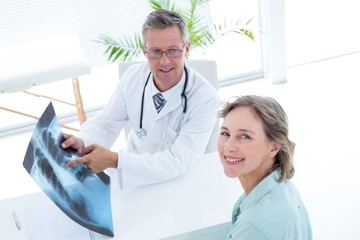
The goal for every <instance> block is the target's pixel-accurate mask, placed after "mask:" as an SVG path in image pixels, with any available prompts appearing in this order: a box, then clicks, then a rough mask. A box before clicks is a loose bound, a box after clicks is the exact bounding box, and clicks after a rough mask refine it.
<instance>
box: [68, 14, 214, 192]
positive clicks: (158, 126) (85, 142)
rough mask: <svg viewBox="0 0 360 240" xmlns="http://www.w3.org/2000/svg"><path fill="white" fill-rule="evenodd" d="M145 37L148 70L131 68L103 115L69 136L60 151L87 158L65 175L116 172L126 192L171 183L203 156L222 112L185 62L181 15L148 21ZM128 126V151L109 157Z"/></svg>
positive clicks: (209, 89) (187, 47)
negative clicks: (84, 168)
mask: <svg viewBox="0 0 360 240" xmlns="http://www.w3.org/2000/svg"><path fill="white" fill-rule="evenodd" d="M142 37H143V44H144V45H143V53H144V55H145V57H146V59H147V63H140V64H136V65H133V66H132V67H130V68H129V69H128V70H127V71H126V72H125V73H124V74H123V76H122V78H121V79H120V81H119V84H118V86H117V88H116V89H115V91H114V92H113V94H112V96H111V98H110V100H109V101H108V103H107V104H106V106H105V107H104V109H103V110H102V111H101V112H99V113H98V114H97V115H96V116H94V117H93V118H92V119H89V120H87V121H86V122H85V123H84V125H83V126H82V128H81V130H80V132H79V134H78V136H77V137H75V136H72V135H70V134H64V136H65V139H66V140H65V141H64V142H63V143H62V147H63V148H68V147H72V148H74V149H76V150H78V151H79V152H80V153H82V154H83V156H82V157H80V158H77V159H75V160H73V161H71V162H70V163H68V165H67V166H68V167H72V166H74V165H76V164H80V163H82V164H85V165H86V166H87V167H88V168H89V169H90V170H92V171H93V172H100V171H103V170H105V169H108V168H114V169H116V170H117V172H118V179H119V184H120V187H121V188H122V189H124V188H130V187H137V186H142V185H147V184H152V183H158V182H162V181H168V180H171V179H174V178H176V177H179V176H181V175H183V174H185V173H186V172H187V171H188V170H189V169H191V167H193V166H194V165H195V164H196V163H197V161H198V159H200V158H201V156H202V155H203V154H204V152H205V149H206V147H207V144H208V142H209V139H210V137H211V133H212V129H213V127H214V124H215V122H216V113H217V110H218V107H219V106H220V98H219V96H218V93H217V90H216V89H215V88H214V87H213V86H212V85H211V83H209V82H208V81H207V80H206V79H204V78H203V77H202V76H201V75H200V74H199V73H198V72H196V71H195V70H193V69H192V68H191V67H189V66H188V65H187V64H186V62H185V57H186V55H187V54H188V53H189V50H190V43H189V38H188V30H187V26H186V23H185V22H184V20H183V19H182V18H181V17H180V15H179V14H177V13H175V12H172V11H169V10H164V9H160V10H156V11H154V12H152V13H150V15H149V16H148V17H147V19H146V22H145V23H144V25H143V27H142ZM157 94H161V96H158V95H157ZM128 122H129V123H130V124H131V127H132V131H131V132H130V134H129V135H128V138H127V148H126V149H121V150H119V151H118V152H113V151H111V150H109V148H111V146H112V144H113V143H114V141H115V140H116V139H117V137H118V135H119V133H120V131H121V130H122V129H123V128H124V126H125V125H126V124H127V123H128Z"/></svg>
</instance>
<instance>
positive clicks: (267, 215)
mask: <svg viewBox="0 0 360 240" xmlns="http://www.w3.org/2000/svg"><path fill="white" fill-rule="evenodd" d="M279 176H280V174H279V172H278V171H274V172H272V173H271V174H270V175H269V176H267V177H266V178H265V179H263V180H262V181H261V182H260V183H259V184H258V185H256V187H255V188H254V189H253V190H252V191H251V192H250V194H249V195H248V196H246V194H245V193H244V194H243V195H242V196H241V197H240V199H239V200H238V201H237V202H236V204H235V206H234V209H233V214H232V227H231V230H230V232H229V234H228V237H227V240H230V239H232V240H262V239H264V240H265V239H266V240H278V239H279V240H280V239H281V240H288V239H289V240H311V239H312V230H311V225H310V219H309V215H308V213H307V210H306V208H305V206H304V204H303V202H302V200H301V197H300V195H299V192H298V190H297V189H296V188H295V186H294V185H293V184H292V183H291V182H290V181H289V180H285V181H284V182H282V183H278V182H277V181H276V179H278V178H279ZM275 178H276V179H275Z"/></svg>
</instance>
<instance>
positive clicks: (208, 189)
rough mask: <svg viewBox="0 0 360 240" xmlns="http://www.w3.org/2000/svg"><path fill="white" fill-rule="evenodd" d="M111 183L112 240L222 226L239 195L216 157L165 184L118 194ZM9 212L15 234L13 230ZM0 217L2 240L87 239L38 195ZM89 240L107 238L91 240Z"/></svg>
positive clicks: (12, 203)
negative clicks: (18, 224) (113, 232)
mask: <svg viewBox="0 0 360 240" xmlns="http://www.w3.org/2000/svg"><path fill="white" fill-rule="evenodd" d="M111 178H112V193H111V194H112V196H111V201H112V212H113V222H114V231H115V237H114V238H113V239H121V240H133V239H138V240H141V239H146V240H150V239H166V238H168V239H172V237H173V236H178V235H184V234H185V233H189V232H193V231H197V230H199V229H205V228H209V227H213V226H222V225H223V224H224V223H228V222H229V221H230V219H231V211H232V207H233V204H234V203H235V201H236V200H237V198H238V197H239V196H240V194H241V193H242V189H241V186H240V184H239V182H238V180H237V179H229V178H227V177H226V176H225V175H224V173H223V169H222V166H221V163H220V161H219V160H218V156H217V153H216V152H213V153H210V154H207V155H205V157H204V158H203V159H201V161H200V162H199V164H197V165H196V166H195V167H194V168H193V169H192V170H191V171H190V172H189V173H188V174H186V175H184V176H182V177H180V178H178V179H175V180H173V181H169V182H164V183H160V184H154V185H150V186H145V187H141V188H136V189H130V190H120V189H119V187H118V185H117V179H116V176H115V175H114V176H111ZM13 210H14V211H15V212H16V215H17V218H18V221H19V223H20V225H21V229H17V227H16V225H15V222H14V216H13V214H12V211H13ZM0 212H1V216H0V218H1V224H0V235H1V236H5V239H12V240H16V239H49V237H50V238H51V239H52V240H56V239H59V240H60V239H91V238H90V236H89V232H88V231H87V229H85V228H83V227H81V226H80V225H78V224H77V223H75V222H73V221H72V220H70V219H69V218H68V217H67V216H66V215H65V214H64V213H62V212H61V210H59V209H58V208H57V207H56V206H55V204H53V203H52V202H51V200H50V199H49V198H47V196H46V195H45V194H44V193H42V192H37V193H33V194H27V195H23V196H19V197H15V198H9V199H4V200H2V201H0ZM34 236H37V238H35V237H34ZM93 239H111V238H108V237H105V236H101V235H99V234H94V237H93ZM176 239H180V238H176ZM184 239H185V238H184Z"/></svg>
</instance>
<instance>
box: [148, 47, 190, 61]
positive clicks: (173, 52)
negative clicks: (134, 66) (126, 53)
mask: <svg viewBox="0 0 360 240" xmlns="http://www.w3.org/2000/svg"><path fill="white" fill-rule="evenodd" d="M184 47H185V45H184V46H183V47H182V48H181V49H168V50H166V51H161V50H148V51H145V53H146V54H147V56H148V57H149V58H153V59H159V58H161V57H162V54H163V53H165V54H166V56H167V57H168V58H177V57H180V56H181V53H182V52H183V51H184Z"/></svg>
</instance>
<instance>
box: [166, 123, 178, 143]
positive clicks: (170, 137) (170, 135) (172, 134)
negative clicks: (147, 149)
mask: <svg viewBox="0 0 360 240" xmlns="http://www.w3.org/2000/svg"><path fill="white" fill-rule="evenodd" d="M177 135H178V132H177V131H175V130H174V129H172V128H171V127H168V128H167V130H166V143H167V144H173V143H174V142H175V139H176V137H177Z"/></svg>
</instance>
